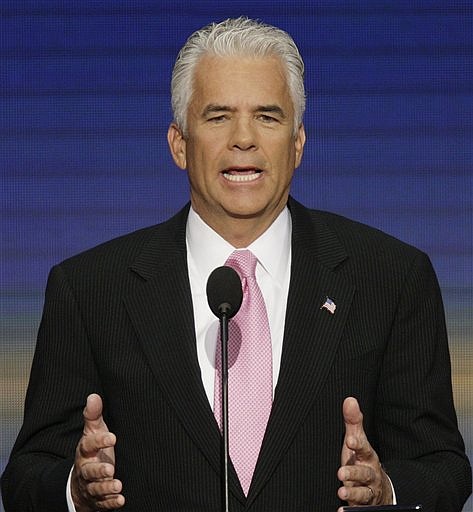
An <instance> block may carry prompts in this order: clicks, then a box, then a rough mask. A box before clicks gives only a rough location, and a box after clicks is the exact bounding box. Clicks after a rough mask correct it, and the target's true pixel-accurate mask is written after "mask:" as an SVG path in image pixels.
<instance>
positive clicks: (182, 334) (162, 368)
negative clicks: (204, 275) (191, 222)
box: [126, 208, 241, 495]
mask: <svg viewBox="0 0 473 512" xmlns="http://www.w3.org/2000/svg"><path fill="white" fill-rule="evenodd" d="M187 213H188V208H185V209H184V210H183V211H181V212H180V213H179V214H178V215H177V216H176V217H174V218H172V219H171V220H169V221H168V222H166V223H164V224H162V225H160V226H159V227H158V228H157V229H156V232H155V235H154V237H152V239H150V240H149V242H148V244H147V245H146V246H145V247H144V249H143V251H142V253H141V254H140V256H139V258H138V259H137V260H136V261H135V262H134V264H133V266H132V268H131V271H132V272H134V273H136V274H137V276H139V277H140V278H141V280H142V283H141V285H140V286H139V287H137V289H136V292H135V293H134V294H133V295H130V296H129V297H128V298H127V300H126V307H127V311H128V313H129V315H130V319H131V322H132V323H133V325H134V327H135V329H136V332H137V334H138V338H139V340H140V343H141V346H142V349H143V352H144V354H145V355H146V357H147V360H148V362H149V364H150V367H151V369H152V371H153V373H154V376H155V378H156V381H157V385H158V386H159V387H160V389H161V390H162V392H163V394H164V396H166V397H167V399H168V401H169V404H170V405H171V407H172V408H173V409H174V411H175V412H176V415H177V417H178V418H179V420H180V422H181V423H182V425H183V427H184V428H185V429H186V431H187V433H188V435H189V437H190V438H191V439H193V441H194V442H195V444H196V445H197V447H198V448H199V449H200V450H201V451H202V453H204V455H205V456H206V457H207V459H208V461H209V463H210V465H211V466H212V467H213V468H214V470H215V471H216V472H217V473H219V472H220V467H221V451H220V443H221V437H220V432H219V430H218V426H217V424H216V422H215V419H214V416H213V413H212V410H211V407H210V405H209V402H208V400H207V396H206V394H205V391H204V388H203V385H202V380H201V376H200V368H199V364H198V359H197V350H196V339H195V327H194V320H193V306H192V298H191V291H190V284H189V277H188V271H187V257H186V246H185V229H186V219H187ZM230 485H231V486H232V487H233V491H234V492H235V494H236V495H241V490H240V486H239V482H238V480H237V477H236V475H234V474H232V473H231V474H230Z"/></svg>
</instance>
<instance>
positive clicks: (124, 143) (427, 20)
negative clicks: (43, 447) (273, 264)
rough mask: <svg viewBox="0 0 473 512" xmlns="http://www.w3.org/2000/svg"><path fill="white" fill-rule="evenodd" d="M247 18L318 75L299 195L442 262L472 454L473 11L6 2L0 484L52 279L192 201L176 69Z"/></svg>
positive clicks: (440, 5) (386, 5) (2, 37)
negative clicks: (180, 147) (220, 26)
mask: <svg viewBox="0 0 473 512" xmlns="http://www.w3.org/2000/svg"><path fill="white" fill-rule="evenodd" d="M241 14H246V15H249V16H251V17H257V18H260V19H262V20H263V21H266V22H269V23H272V24H275V25H278V26H280V27H281V28H283V29H285V30H287V31H288V32H289V33H291V35H293V37H294V39H295V40H296V42H297V43H298V45H299V48H300V50H301V53H302V55H303V57H304V60H305V63H306V75H307V78H306V88H307V95H308V105H307V114H306V117H305V124H306V131H307V136H308V143H307V145H306V152H305V157H304V162H303V164H302V166H301V167H300V168H299V169H298V170H297V172H296V176H295V180H294V184H293V195H294V196H295V197H296V198H297V199H298V200H300V201H302V202H303V203H305V204H306V205H308V206H312V207H316V208H322V209H327V210H331V211H334V212H338V213H341V214H344V215H347V216H349V217H352V218H355V219H357V220H361V221H363V222H366V223H368V224H371V225H374V226H377V227H379V228H381V229H383V230H385V231H387V232H389V233H391V234H393V235H395V236H397V237H399V238H401V239H403V240H405V241H407V242H410V243H412V244H414V245H416V246H417V247H420V248H421V249H423V250H425V251H427V252H428V253H429V255H430V256H431V258H432V260H433V263H434V266H435V268H436V270H437V273H438V277H439V280H440V284H441V287H442V292H443V296H444V300H445V306H446V312H447V320H448V328H449V334H450V346H451V353H452V365H453V381H454V388H455V402H456V405H457V411H458V415H459V422H460V427H461V430H462V432H463V434H464V437H465V440H466V443H467V449H468V452H469V454H470V455H471V454H472V451H473V434H472V430H473V426H472V419H473V408H472V401H471V398H472V382H473V378H472V376H471V369H472V360H473V258H472V256H473V236H472V235H473V144H472V141H473V137H472V135H473V108H472V107H473V40H472V38H473V36H472V34H473V4H472V2H471V0H465V1H427V0H425V1H415V0H411V1H403V0H398V1H394V2H393V1H391V2H388V1H382V0H371V1H365V2H362V1H359V2H354V1H342V0H332V1H320V2H317V1H315V0H313V1H290V0H286V1H281V0H272V1H259V2H255V1H254V0H253V1H237V0H235V1H231V0H220V1H210V0H207V1H195V0H194V1H180V2H164V1H161V2H159V1H153V2H151V1H141V2H139V1H124V0H101V1H91V0H71V1H53V0H44V1H40V0H36V1H35V0H30V1H26V0H25V1H5V0H3V1H2V2H1V3H0V169H1V173H2V184H1V205H0V206H1V211H0V223H1V244H2V251H1V267H0V280H1V281H0V293H1V295H0V313H1V332H0V389H1V390H2V392H1V396H0V436H1V437H0V470H2V469H3V467H4V465H5V463H6V458H7V456H8V452H9V450H10V449H11V446H12V443H13V441H14V438H15V436H16V433H17V431H18V429H19V426H20V423H21V415H22V407H23V397H24V392H25V387H26V383H27V379H28V372H29V368H30V364H31V357H32V353H33V349H34V343H35V335H36V330H37V327H38V323H39V320H40V315H41V309H42V304H43V293H44V287H45V283H46V278H47V274H48V271H49V268H50V267H51V265H53V264H54V263H56V262H58V261H60V260H62V259H63V258H65V257H67V256H70V255H72V254H74V253H77V252H78V251H81V250H83V249H86V248H88V247H91V246H93V245H95V244H97V243H99V242H102V241H104V240H107V239H110V238H113V237H115V236H117V235H119V234H123V233H125V232H128V231H131V230H133V229H135V228H138V227H142V226H145V225H150V224H154V223H156V222H158V221H160V220H163V219H165V218H167V217H168V216H170V215H171V214H172V213H173V212H175V211H176V210H177V209H178V208H180V207H181V206H182V205H183V204H184V203H185V202H186V200H187V197H188V185H187V180H186V174H185V172H183V171H181V170H179V169H177V168H176V167H175V166H174V164H173V163H172V161H171V158H170V156H169V153H168V149H167V143H166V130H167V127H168V124H169V122H170V120H171V111H170V96H169V83H170V73H171V68H172V64H173V61H174V59H175V57H176V54H177V51H178V49H179V48H180V47H181V46H182V44H183V43H184V42H185V40H186V38H187V37H188V35H189V34H190V33H191V32H192V31H194V30H195V29H197V28H199V27H200V26H202V25H204V24H207V23H208V22H210V21H215V20H220V19H223V18H225V17H228V16H237V15H241ZM58 385H60V383H58ZM472 510H473V505H472V501H471V500H470V501H469V502H468V504H467V505H466V507H465V511H468V512H471V511H472Z"/></svg>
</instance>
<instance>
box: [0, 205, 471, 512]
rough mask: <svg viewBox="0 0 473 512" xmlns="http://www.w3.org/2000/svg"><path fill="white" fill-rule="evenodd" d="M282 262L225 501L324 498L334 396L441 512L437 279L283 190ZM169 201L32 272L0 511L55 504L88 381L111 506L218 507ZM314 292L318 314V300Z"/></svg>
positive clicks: (444, 428)
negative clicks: (244, 457) (262, 382)
mask: <svg viewBox="0 0 473 512" xmlns="http://www.w3.org/2000/svg"><path fill="white" fill-rule="evenodd" d="M289 207H290V211H291V217H292V221H293V235H292V236H293V239H292V269H291V282H290V289H289V296H288V304H287V317H286V327H285V333H284V347H283V353H282V360H281V369H280V374H279V380H278V383H277V387H276V390H275V396H274V401H273V408H272V411H271V417H270V420H269V423H268V426H267V429H266V434H265V439H264V442H263V445H262V447H261V452H260V458H259V463H258V465H257V467H256V470H255V473H254V475H253V482H252V485H251V488H250V491H249V494H248V496H247V497H245V496H244V494H243V492H242V490H241V488H240V485H239V482H238V478H237V476H236V473H235V471H234V470H233V469H232V470H231V471H230V474H229V487H230V507H231V510H232V511H235V512H240V511H243V510H252V511H255V512H262V511H264V512H270V511H271V512H288V511H310V512H314V511H321V512H322V511H323V512H325V511H333V510H336V508H337V507H338V506H339V505H340V502H339V500H338V498H337V494H336V493H337V489H338V486H339V483H338V480H337V478H336V472H337V468H338V465H339V460H340V447H341V443H342V439H343V434H344V425H343V420H342V415H341V404H342V401H343V399H344V398H345V397H346V396H348V395H352V396H355V397H357V398H358V400H359V401H360V404H361V407H362V410H363V413H364V423H365V429H366V431H367V435H368V438H369V439H370V441H371V443H372V444H373V446H374V448H375V449H376V450H377V452H378V454H379V456H380V459H381V460H382V462H383V463H384V465H385V467H386V469H387V471H388V474H389V475H390V477H391V479H392V481H393V483H394V487H395V489H396V494H397V497H398V501H399V502H400V503H408V502H422V503H423V504H424V507H425V510H426V511H427V512H458V511H460V510H461V508H462V503H463V501H464V500H465V499H466V496H467V495H468V493H469V492H470V489H471V473H470V467H469V463H468V460H467V458H466V456H465V453H464V446H463V442H462V439H461V437H460V434H459V432H458V430H457V425H456V418H455V412H454V409H453V400H452V393H451V383H450V367H449V361H448V357H449V356H448V345H447V340H446V330H445V323H444V316H443V307H442V301H441V297H440V292H439V288H438V284H437V280H436V278H435V274H434V272H433V270H432V267H431V265H430V262H429V260H428V258H427V257H426V256H425V255H424V254H423V253H421V252H419V251H418V250H416V249H414V248H412V247H409V246H407V245H405V244H403V243H401V242H399V241H397V240H394V239H393V238H391V237H389V236H387V235H385V234H382V233H380V232H379V231H376V230H374V229H371V228H367V227H366V226H362V225H360V224H357V223H354V222H351V221H348V220H347V219H343V218H341V217H338V216H336V215H331V214H328V213H323V212H316V211H311V210H307V209H305V208H304V207H302V206H301V205H300V204H298V203H297V202H295V201H293V200H290V202H289ZM186 219H187V209H184V210H183V211H181V212H180V213H179V214H178V215H176V217H174V218H173V219H170V220H169V221H168V222H166V223H164V224H162V225H159V226H156V227H152V228H148V229H145V230H141V231H138V232H136V233H133V234H131V235H128V236H125V237H123V238H121V239H117V240H115V241H112V242H109V243H107V244H104V245H101V246H99V247H97V248H95V249H92V250H91V251H88V252H86V253H83V254H81V255H78V256H76V257H75V258H72V259H70V260H67V261H65V262H63V263H62V264H60V265H59V266H57V267H55V268H54V269H53V270H52V272H51V275H50V279H49V283H48V287H47V291H46V301H45V309H44V315H43V319H42V323H41V327H40V331H39V335H38V343H37V349H36V354H35V358H34V362H33V367H32V372H31V380H30V386H29V389H28V394H27V400H26V409H25V420H24V426H23V429H22V431H21V433H20V435H19V438H18V441H17V443H16V445H15V448H14V451H13V454H12V458H11V460H10V463H9V465H8V466H7V468H6V472H5V474H4V476H3V479H2V492H3V499H4V502H5V506H6V510H7V511H8V512H29V511H31V512H32V511H34V512H43V511H44V512H46V511H47V512H52V511H54V512H56V511H63V510H65V497H64V489H65V484H66V480H67V475H68V472H69V470H70V468H71V465H72V460H73V456H74V450H75V446H76V443H77V441H78V439H79V438H80V435H81V431H82V420H81V415H82V410H83V407H84V404H85V399H86V396H87V394H88V393H90V392H98V393H100V394H101V395H102V396H103V397H104V402H105V421H106V422H107V424H108V426H109V427H110V429H111V430H112V431H113V432H114V433H115V434H116V435H117V446H116V460H117V466H116V475H117V477H118V478H120V479H121V480H122V481H123V489H124V491H123V492H124V494H125V496H126V499H127V505H126V507H125V508H124V509H123V510H124V511H128V512H130V511H133V512H143V511H145V510H152V511H196V512H197V511H202V512H204V511H205V512H209V511H217V510H220V508H221V496H220V484H219V478H220V477H219V472H220V433H219V429H218V425H217V422H216V421H215V418H214V416H213V412H212V410H211V408H210V406H209V404H208V400H207V398H206V395H205V392H204V389H203V386H202V382H201V378H200V370H199V365H198V360H197V354H196V340H195V333H194V325H193V316H192V300H191V296H190V286H189V280H188V275H187V266H186V251H185V223H186ZM327 296H328V297H330V298H331V299H332V300H333V301H334V302H335V303H336V305H337V308H336V311H335V313H334V314H333V315H332V314H330V313H329V312H328V311H326V310H325V309H321V308H320V307H321V305H322V304H323V302H324V301H325V300H326V297H327Z"/></svg>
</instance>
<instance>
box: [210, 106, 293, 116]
mask: <svg viewBox="0 0 473 512" xmlns="http://www.w3.org/2000/svg"><path fill="white" fill-rule="evenodd" d="M235 111H236V108H234V107H230V106H228V105H219V104H216V103H210V104H209V105H207V106H206V107H205V108H204V110H203V112H202V116H203V117H206V116H208V115H209V114H214V113H216V112H235ZM254 112H265V113H272V114H277V115H278V116H280V117H281V118H282V119H286V117H287V116H286V114H285V112H284V110H283V109H282V108H281V107H280V106H279V105H258V106H257V107H256V108H255V109H254Z"/></svg>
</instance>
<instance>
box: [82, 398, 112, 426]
mask: <svg viewBox="0 0 473 512" xmlns="http://www.w3.org/2000/svg"><path fill="white" fill-rule="evenodd" d="M102 410H103V404H102V398H101V397H100V396H99V395H97V394H96V393H92V394H91V395H89V396H88V397H87V403H86V405H85V408H84V412H83V415H84V434H86V433H89V432H98V431H104V430H108V428H107V425H106V424H105V422H104V420H103V416H102Z"/></svg>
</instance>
